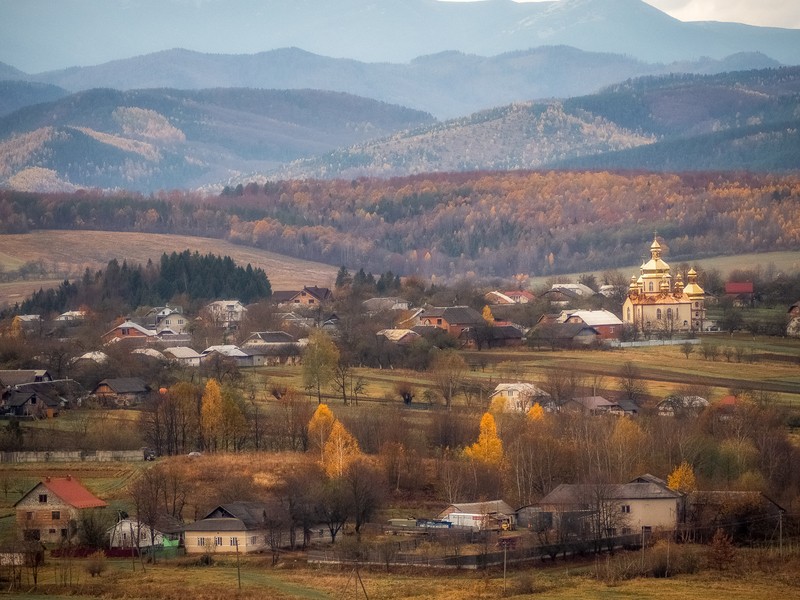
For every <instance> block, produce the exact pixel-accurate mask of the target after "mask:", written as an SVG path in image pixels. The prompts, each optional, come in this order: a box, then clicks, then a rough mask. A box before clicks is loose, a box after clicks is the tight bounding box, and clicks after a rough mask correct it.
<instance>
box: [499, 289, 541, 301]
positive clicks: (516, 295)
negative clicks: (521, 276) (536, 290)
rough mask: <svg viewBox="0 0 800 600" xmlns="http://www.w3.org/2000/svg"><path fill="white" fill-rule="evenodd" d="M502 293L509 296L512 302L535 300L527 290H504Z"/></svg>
mask: <svg viewBox="0 0 800 600" xmlns="http://www.w3.org/2000/svg"><path fill="white" fill-rule="evenodd" d="M503 294H504V295H505V296H507V297H508V298H511V299H512V300H513V301H514V304H528V303H530V302H533V301H534V300H536V296H534V295H533V293H532V292H529V291H528V290H506V291H504V292H503Z"/></svg>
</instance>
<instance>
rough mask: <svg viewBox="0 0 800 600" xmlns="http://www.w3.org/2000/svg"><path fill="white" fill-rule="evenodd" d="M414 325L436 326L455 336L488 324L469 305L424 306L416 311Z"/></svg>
mask: <svg viewBox="0 0 800 600" xmlns="http://www.w3.org/2000/svg"><path fill="white" fill-rule="evenodd" d="M415 325H421V326H433V327H438V328H439V329H443V330H444V331H446V332H447V333H449V334H450V335H452V336H453V337H455V338H458V337H460V336H461V334H462V333H463V332H464V331H466V330H473V329H475V328H478V327H487V326H488V324H487V323H486V321H485V320H484V318H483V315H481V313H479V312H478V311H477V310H475V309H474V308H470V307H469V306H442V307H439V306H432V307H427V308H424V309H422V310H421V311H420V312H419V313H418V315H417V317H416V323H415Z"/></svg>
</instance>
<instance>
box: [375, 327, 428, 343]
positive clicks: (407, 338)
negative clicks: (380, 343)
mask: <svg viewBox="0 0 800 600" xmlns="http://www.w3.org/2000/svg"><path fill="white" fill-rule="evenodd" d="M375 335H376V336H378V337H379V338H382V339H384V340H385V341H387V342H391V343H393V344H397V345H398V346H409V345H411V344H413V343H414V342H416V341H417V340H418V339H420V338H421V337H422V336H421V335H420V334H419V333H417V332H416V331H414V330H412V329H381V330H380V331H379V332H378V333H376V334H375Z"/></svg>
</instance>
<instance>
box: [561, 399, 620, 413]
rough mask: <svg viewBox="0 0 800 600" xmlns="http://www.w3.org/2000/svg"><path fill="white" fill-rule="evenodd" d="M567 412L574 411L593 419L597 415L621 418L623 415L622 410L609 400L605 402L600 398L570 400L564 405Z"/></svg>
mask: <svg viewBox="0 0 800 600" xmlns="http://www.w3.org/2000/svg"><path fill="white" fill-rule="evenodd" d="M564 408H565V409H567V410H574V411H577V412H581V413H584V414H586V415H591V416H593V417H595V416H598V415H609V414H610V415H616V416H622V415H624V414H625V411H624V410H623V408H622V407H621V406H620V405H619V404H618V403H617V402H612V401H611V400H606V399H605V398H603V397H602V396H583V397H578V398H572V399H571V400H568V401H567V402H566V403H565V404H564Z"/></svg>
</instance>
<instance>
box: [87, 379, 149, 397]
mask: <svg viewBox="0 0 800 600" xmlns="http://www.w3.org/2000/svg"><path fill="white" fill-rule="evenodd" d="M103 384H105V385H107V386H108V387H110V388H111V390H112V391H113V392H114V393H115V394H144V393H147V392H149V391H150V386H148V385H147V384H146V383H145V382H144V381H142V380H141V379H139V378H138V377H117V378H115V379H103V381H101V382H100V383H98V384H97V387H100V386H101V385H103ZM97 387H96V388H95V390H97Z"/></svg>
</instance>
